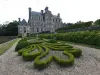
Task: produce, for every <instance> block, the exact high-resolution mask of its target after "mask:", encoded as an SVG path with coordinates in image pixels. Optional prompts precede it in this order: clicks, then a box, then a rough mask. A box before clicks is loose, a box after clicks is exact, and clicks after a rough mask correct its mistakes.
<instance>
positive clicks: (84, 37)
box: [40, 31, 100, 46]
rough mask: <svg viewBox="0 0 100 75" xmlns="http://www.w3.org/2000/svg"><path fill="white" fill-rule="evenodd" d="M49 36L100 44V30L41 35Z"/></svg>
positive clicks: (42, 35) (76, 41)
mask: <svg viewBox="0 0 100 75" xmlns="http://www.w3.org/2000/svg"><path fill="white" fill-rule="evenodd" d="M48 36H49V38H50V36H55V37H56V39H57V40H63V41H70V42H75V43H84V44H88V45H95V46H100V32H95V31H82V32H68V33H58V34H41V35H40V37H42V38H47V39H48ZM51 39H52V38H51Z"/></svg>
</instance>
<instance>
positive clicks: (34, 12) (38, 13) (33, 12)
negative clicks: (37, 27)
mask: <svg viewBox="0 0 100 75" xmlns="http://www.w3.org/2000/svg"><path fill="white" fill-rule="evenodd" d="M31 13H32V14H33V15H34V14H35V15H41V13H40V12H36V11H32V12H31Z"/></svg>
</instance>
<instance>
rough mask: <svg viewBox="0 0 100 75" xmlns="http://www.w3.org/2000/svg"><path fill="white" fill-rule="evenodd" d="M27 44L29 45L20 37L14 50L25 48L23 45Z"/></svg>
mask: <svg viewBox="0 0 100 75" xmlns="http://www.w3.org/2000/svg"><path fill="white" fill-rule="evenodd" d="M29 45H30V43H28V42H27V41H26V40H25V39H22V40H20V41H19V42H18V44H17V46H16V48H15V51H18V50H20V49H22V48H25V47H27V46H29Z"/></svg>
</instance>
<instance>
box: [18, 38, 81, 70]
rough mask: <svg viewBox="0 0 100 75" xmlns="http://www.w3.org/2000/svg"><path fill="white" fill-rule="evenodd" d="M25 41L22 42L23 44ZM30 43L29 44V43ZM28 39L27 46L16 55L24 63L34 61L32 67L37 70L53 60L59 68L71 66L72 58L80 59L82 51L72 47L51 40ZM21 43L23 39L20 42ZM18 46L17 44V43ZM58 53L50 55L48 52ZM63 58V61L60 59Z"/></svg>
mask: <svg viewBox="0 0 100 75" xmlns="http://www.w3.org/2000/svg"><path fill="white" fill-rule="evenodd" d="M26 40H27V39H25V40H24V43H25V41H26ZM30 41H31V42H30ZM30 41H29V39H28V42H27V41H26V42H27V43H28V45H27V46H25V47H24V48H23V46H21V47H22V48H21V47H20V49H19V50H17V51H18V55H21V56H22V57H23V59H24V60H25V61H34V67H35V68H37V69H43V68H46V67H47V66H48V65H49V63H50V62H51V61H52V60H54V61H55V62H56V63H57V64H59V65H61V66H72V65H73V64H74V58H75V57H80V56H81V54H82V51H81V50H80V49H76V48H73V46H71V45H68V44H66V43H63V42H61V41H59V42H58V41H56V40H53V39H50V40H47V39H43V40H39V39H30ZM20 42H23V39H22V40H21V41H20ZM18 44H19V43H18ZM17 47H18V46H17ZM55 51H57V52H60V53H61V56H59V54H57V53H55V54H54V55H52V53H51V55H50V52H55ZM63 55H65V56H66V57H64V59H62V58H60V57H63Z"/></svg>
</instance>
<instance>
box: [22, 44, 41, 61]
mask: <svg viewBox="0 0 100 75" xmlns="http://www.w3.org/2000/svg"><path fill="white" fill-rule="evenodd" d="M37 47H38V52H34V50H35V49H36V45H34V47H33V48H30V50H27V51H24V52H23V53H22V56H23V59H24V60H26V61H31V60H34V59H35V58H36V57H37V56H39V55H40V54H41V53H42V48H41V47H40V46H37ZM32 51H33V52H32Z"/></svg>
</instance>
